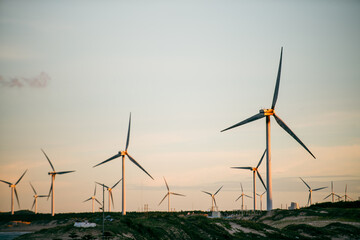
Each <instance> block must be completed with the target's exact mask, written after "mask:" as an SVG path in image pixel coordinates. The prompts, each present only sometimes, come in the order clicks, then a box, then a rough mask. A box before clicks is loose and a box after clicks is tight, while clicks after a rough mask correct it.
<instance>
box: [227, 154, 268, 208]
mask: <svg viewBox="0 0 360 240" xmlns="http://www.w3.org/2000/svg"><path fill="white" fill-rule="evenodd" d="M265 153H266V149H265V151H264V154H263V155H262V157H261V158H260V161H259V163H258V165H257V166H256V167H232V168H235V169H248V170H250V171H252V172H253V190H254V193H253V196H254V197H253V198H254V211H255V210H256V173H257V175H258V177H259V179H260V181H261V183H262V184H263V186H264V188H265V190H266V186H265V183H264V181H263V179H262V177H261V175H260V173H259V171H258V168H259V166H260V164H261V162H262V160H263V158H264V156H265Z"/></svg>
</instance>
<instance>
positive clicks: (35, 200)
mask: <svg viewBox="0 0 360 240" xmlns="http://www.w3.org/2000/svg"><path fill="white" fill-rule="evenodd" d="M29 183H30V186H31V188H32V190H33V192H34V194H35V195H34V202H33V205H32V207H31V210H32V209H33V208H34V206H35V214H37V199H38V198H39V197H48V195H37V192H36V190H35V188H34V186H33V185H32V184H31V182H29Z"/></svg>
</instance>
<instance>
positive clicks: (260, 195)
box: [256, 191, 266, 211]
mask: <svg viewBox="0 0 360 240" xmlns="http://www.w3.org/2000/svg"><path fill="white" fill-rule="evenodd" d="M265 193H266V191H265V192H263V193H262V194H258V193H257V194H256V195H258V196H259V197H260V211H262V196H263V195H264V194H265Z"/></svg>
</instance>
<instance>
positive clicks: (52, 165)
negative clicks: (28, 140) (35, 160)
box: [41, 149, 55, 172]
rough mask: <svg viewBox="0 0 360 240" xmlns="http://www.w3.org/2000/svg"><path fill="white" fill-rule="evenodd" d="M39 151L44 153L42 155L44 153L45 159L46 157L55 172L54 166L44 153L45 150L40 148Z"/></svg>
mask: <svg viewBox="0 0 360 240" xmlns="http://www.w3.org/2000/svg"><path fill="white" fill-rule="evenodd" d="M41 151H42V152H43V153H44V155H45V157H46V159H47V160H48V162H49V163H50V166H51V168H52V170H53V171H54V172H55V168H54V166H53V165H52V163H51V161H50V159H49V157H48V156H47V155H46V153H45V151H44V150H42V149H41Z"/></svg>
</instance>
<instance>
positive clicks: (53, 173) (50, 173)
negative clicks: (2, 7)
mask: <svg viewBox="0 0 360 240" xmlns="http://www.w3.org/2000/svg"><path fill="white" fill-rule="evenodd" d="M55 174H56V172H55V171H54V172H48V175H55Z"/></svg>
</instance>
